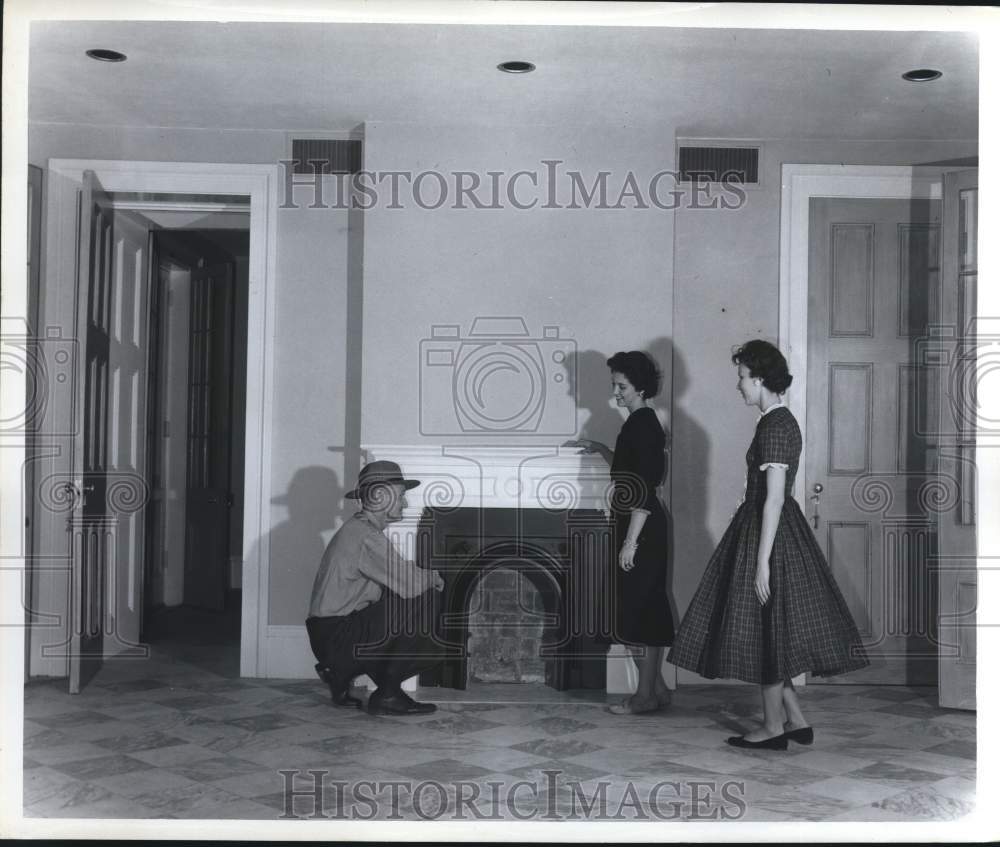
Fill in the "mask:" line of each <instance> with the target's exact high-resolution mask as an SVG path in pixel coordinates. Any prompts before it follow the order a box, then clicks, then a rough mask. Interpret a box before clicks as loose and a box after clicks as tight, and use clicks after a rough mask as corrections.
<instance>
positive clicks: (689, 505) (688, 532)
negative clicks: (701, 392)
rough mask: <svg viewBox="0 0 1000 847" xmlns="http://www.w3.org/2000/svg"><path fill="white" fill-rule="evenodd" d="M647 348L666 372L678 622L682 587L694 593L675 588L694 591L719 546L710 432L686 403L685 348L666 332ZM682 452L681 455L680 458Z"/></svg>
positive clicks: (671, 577) (672, 590)
mask: <svg viewBox="0 0 1000 847" xmlns="http://www.w3.org/2000/svg"><path fill="white" fill-rule="evenodd" d="M649 353H650V355H651V356H652V357H653V358H654V359H655V360H656V362H657V364H658V365H659V366H660V369H661V371H662V372H663V379H664V383H663V384H664V395H663V396H661V397H658V398H657V401H658V404H660V405H662V406H664V407H666V408H667V409H669V420H668V422H667V426H666V435H667V471H666V483H665V485H669V486H670V488H669V491H667V492H665V494H666V497H667V500H668V502H669V504H670V508H669V509H667V522H668V530H669V552H668V568H669V570H668V573H667V596H668V599H669V602H670V611H671V613H672V614H673V617H674V623H675V625H676V624H679V623H680V621H681V618H682V617H683V614H684V612H685V611H686V605H685V608H684V609H682V608H679V607H678V605H677V600H676V598H677V596H678V593H680V594H681V595H682V596H683V595H685V594H688V593H690V592H689V591H681V592H678V590H677V589H678V587H679V586H690V587H691V591H693V586H695V585H697V584H698V581H699V580H700V579H701V574H702V572H703V571H704V569H705V565H706V564H708V560H709V557H710V556H711V555H712V550H713V549H714V547H715V542H714V540H713V538H712V535H711V533H710V532H709V529H708V524H707V518H708V487H709V485H710V484H711V480H709V479H708V473H707V471H708V468H709V452H710V449H711V448H710V446H709V440H708V433H707V432H706V431H705V429H704V428H703V427H702V426H701V425H700V424H699V423H698V421H697V420H696V419H695V418H694V417H692V416H691V415H690V414H689V413H688V412H687V410H686V409H685V396H686V394H687V391H688V388H689V386H690V377H689V375H688V367H687V363H686V361H685V359H684V356H683V354H682V353H681V352H680V351H679V350H678V349H677V348H676V347H675V346H674V344H673V341H672V340H671V339H670V338H667V337H661V338H657V339H655V340H654V341H653V342H652V343H651V344H650V345H649ZM680 457H683V461H679V458H680ZM678 516H679V518H680V523H678V520H677V517H678ZM678 569H680V577H681V578H680V579H678Z"/></svg>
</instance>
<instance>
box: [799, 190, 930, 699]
mask: <svg viewBox="0 0 1000 847" xmlns="http://www.w3.org/2000/svg"><path fill="white" fill-rule="evenodd" d="M940 205H941V204H940V201H937V200H878V199H851V198H823V197H814V198H812V200H811V201H810V215H809V245H810V248H809V249H810V254H809V332H808V337H809V347H808V385H807V408H808V415H807V427H806V432H805V436H806V449H805V455H804V460H805V461H804V467H803V469H802V472H803V473H804V475H805V493H806V498H807V499H806V503H804V504H803V506H804V508H805V511H806V517H807V519H809V521H810V522H811V523H812V525H813V529H814V531H815V533H816V536H817V540H818V541H819V544H820V547H821V548H822V549H823V551H824V553H825V554H826V556H827V559H828V561H829V562H830V566H831V568H832V570H833V573H834V576H835V578H836V580H837V582H838V584H839V586H840V588H841V590H842V591H843V593H844V596H845V599H846V600H847V604H848V606H849V607H850V609H851V612H852V614H853V615H854V619H855V621H856V622H857V625H858V629H859V630H860V632H861V636H862V640H863V642H864V643H865V647H866V649H867V651H868V653H869V656H870V658H871V660H872V664H871V666H870V667H868V668H865V669H864V670H861V671H856V672H853V673H851V674H849V675H848V676H846V677H845V678H844V679H843V682H845V683H855V684H856V683H858V682H872V683H881V684H908V685H932V684H934V683H935V682H936V671H937V644H936V635H935V631H934V630H935V628H936V620H937V599H936V583H935V580H934V579H933V578H932V559H933V555H934V549H935V543H936V535H937V527H936V517H935V516H934V515H933V514H931V513H929V512H928V510H927V508H925V495H926V492H927V486H928V484H929V483H931V482H932V481H933V480H934V475H935V473H936V461H937V458H936V454H935V452H934V451H935V448H936V444H935V442H934V439H933V437H932V436H931V433H932V432H933V429H934V426H933V420H932V417H933V416H934V415H935V414H936V408H937V399H936V398H937V397H938V396H939V394H938V391H939V388H940V386H939V384H938V378H939V376H940V374H939V371H938V369H935V368H927V367H923V366H922V365H920V364H918V362H917V351H918V342H919V340H920V339H921V338H924V337H926V335H927V333H928V328H929V325H931V324H936V323H937V322H939V321H940V316H941V275H940V261H939V253H940V250H939V244H940V214H941V212H940ZM833 681H838V680H836V679H835V680H833Z"/></svg>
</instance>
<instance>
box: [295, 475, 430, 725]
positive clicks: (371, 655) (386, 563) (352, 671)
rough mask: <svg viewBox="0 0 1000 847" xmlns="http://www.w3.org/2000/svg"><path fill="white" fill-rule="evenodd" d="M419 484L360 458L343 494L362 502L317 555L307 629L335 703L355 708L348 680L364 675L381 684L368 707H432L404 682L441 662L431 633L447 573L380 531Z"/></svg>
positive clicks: (387, 711) (393, 710) (421, 710)
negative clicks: (425, 564)
mask: <svg viewBox="0 0 1000 847" xmlns="http://www.w3.org/2000/svg"><path fill="white" fill-rule="evenodd" d="M419 484H420V481H419V480H415V479H404V478H403V474H402V471H401V469H400V467H399V465H397V464H396V463H395V462H386V461H379V462H371V463H369V464H367V465H365V467H364V468H362V469H361V473H360V474H359V475H358V484H357V487H356V488H355V489H354V490H353V491H350V492H348V493H347V495H346V496H347V497H348V498H351V499H357V500H360V501H361V511H360V512H357V513H356V514H355V515H354V516H353V517H351V518H350V519H349V520H348V521H347V522H346V523H345V524H344V525H343V526H342V527H341V528H340V529H339V530H338V531H337V533H336V535H334V537H333V538H332V539H331V541H330V543H329V544H328V545H327V548H326V551H325V552H324V553H323V558H322V559H321V560H320V565H319V571H318V572H317V574H316V581H315V582H314V583H313V590H312V599H311V600H310V603H309V617H308V618H307V619H306V629H307V630H308V632H309V644H310V646H311V647H312V651H313V653H314V654H315V656H316V659H317V660H318V664H317V665H316V672H317V673H318V674H319V676H320V678H321V679H322V680H323V681H324V682H325V683H326V684H327V685H328V686H329V687H330V695H331V697H332V699H333V702H334V704H335V705H338V706H350V707H357V708H360V707H361V705H362V704H361V701H360V700H358V699H357V698H356V697H354V696H352V695H351V693H350V685H351V680H352V679H353V678H354V677H355V676H358V675H360V674H368V676H370V677H371V678H372V679H373V680H374V681H375V684H376V685H377V686H378V688H377V689H376V690H375V691H374V692H373V693H372V695H371V697H370V698H369V699H368V705H367V709H368V712H369V714H372V715H416V714H427V713H429V712H433V711H434V710H435V709H436V708H437V707H436V706H435V705H434V704H433V703H421V702H418V701H416V700H414V699H413V698H412V697H410V696H409V695H407V694H406V692H404V691H403V689H402V684H403V682H404V680H406V679H408V678H409V677H411V676H414V675H415V674H417V673H419V672H420V671H423V670H427V669H429V668H431V667H434V666H435V665H436V664H438V663H439V662H440V661H441V649H440V647H439V646H438V644H437V642H436V641H435V640H434V638H433V632H434V619H435V617H436V615H437V606H438V603H437V601H438V596H439V592H440V591H441V590H442V589H443V588H444V580H443V579H442V578H441V575H440V574H439V573H438V572H437V571H434V570H428V569H425V568H421V567H418V566H417V565H416V564H415V563H413V562H411V561H409V560H407V559H406V558H404V557H403V556H402V555H401V554H400V553H399V551H398V550H397V549H396V548H395V546H394V545H393V544H392V542H391V541H390V540H389V538H388V537H387V536H386V535H385V533H384V529H385V527H386V526H387V525H388V524H390V523H393V522H395V521H399V520H401V519H402V516H403V509H404V508H405V507H406V491H407V490H409V489H411V488H414V487H416V486H417V485H419ZM432 589H433V590H432Z"/></svg>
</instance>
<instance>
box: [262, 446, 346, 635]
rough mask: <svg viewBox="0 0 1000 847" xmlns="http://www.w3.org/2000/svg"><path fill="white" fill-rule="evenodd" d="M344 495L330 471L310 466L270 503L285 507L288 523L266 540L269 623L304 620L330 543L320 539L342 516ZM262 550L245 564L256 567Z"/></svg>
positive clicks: (300, 469)
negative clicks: (321, 560)
mask: <svg viewBox="0 0 1000 847" xmlns="http://www.w3.org/2000/svg"><path fill="white" fill-rule="evenodd" d="M344 490H345V489H344V487H343V486H342V484H341V482H340V479H339V478H338V477H337V474H336V473H335V472H334V471H333V470H331V469H330V468H324V467H320V466H316V465H312V466H309V467H304V468H299V469H298V470H297V471H295V474H294V475H293V476H292V479H291V482H289V484H288V490H287V491H286V492H285V493H284V494H281V495H278V496H276V497H273V498H272V499H271V502H272V503H273V504H274V505H276V506H286V507H287V509H288V517H287V519H286V520H283V521H281V523H278V524H275V525H274V527H273V528H272V529H271V531H270V532H269V533H268V534H267V537H266V538H267V545H266V546H267V549H268V550H269V554H268V555H269V558H270V562H271V568H270V579H269V585H268V596H269V598H270V606H269V615H268V618H269V620H268V622H269V623H279V624H280V623H292V622H300V621H302V620H304V618H305V609H306V607H307V606H308V603H309V594H310V592H311V590H312V583H313V579H314V578H315V576H316V568H317V567H318V565H319V560H320V558H321V557H322V555H323V550H324V549H325V548H326V542H327V539H328V537H329V536H328V535H327V536H326V537H324V533H328V532H329V531H330V530H332V529H333V528H334V527H335V526H337V524H338V523H339V519H340V517H341V514H342V512H343V511H344V510H345V506H344V504H343V502H342V500H343V496H344ZM351 505H352V504H351V503H348V504H347V507H346V508H348V509H350V508H351ZM261 546H262V540H259V541H258V542H257V544H255V545H254V548H255V549H254V550H253V552H252V555H251V557H250V559H249V561H257V558H258V556H259V555H260V552H261ZM279 586H280V588H279Z"/></svg>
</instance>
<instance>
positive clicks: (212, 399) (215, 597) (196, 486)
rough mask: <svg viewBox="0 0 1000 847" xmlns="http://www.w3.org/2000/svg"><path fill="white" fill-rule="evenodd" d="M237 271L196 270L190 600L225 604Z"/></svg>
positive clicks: (226, 267) (187, 566) (187, 562)
mask: <svg viewBox="0 0 1000 847" xmlns="http://www.w3.org/2000/svg"><path fill="white" fill-rule="evenodd" d="M233 285H234V270H233V265H232V263H231V262H221V263H216V264H209V265H203V266H201V267H198V268H193V269H192V271H191V313H190V315H191V317H190V348H189V350H190V352H189V357H188V439H187V521H186V531H185V556H184V602H185V603H187V604H190V605H193V606H200V607H202V608H206V609H216V610H220V611H221V610H222V609H223V608H224V607H225V600H226V587H227V580H228V573H229V519H230V509H231V508H232V505H233V493H232V492H231V491H230V490H229V483H230V462H231V461H232V456H231V448H232V445H231V441H232V425H233V424H232V391H233V303H234V291H233Z"/></svg>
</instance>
